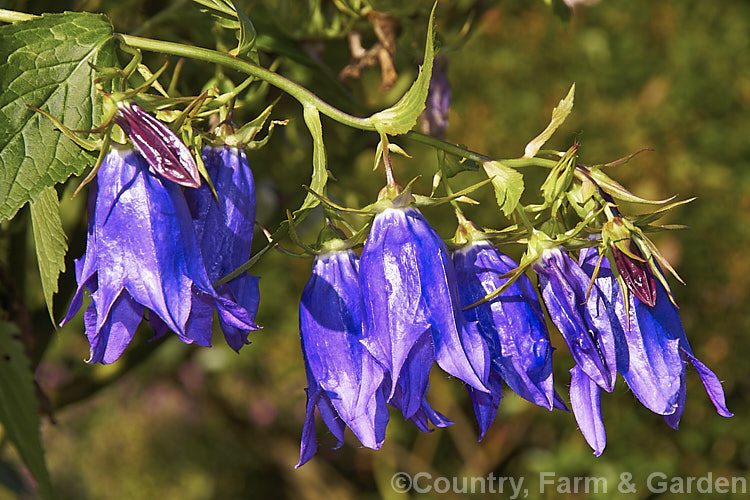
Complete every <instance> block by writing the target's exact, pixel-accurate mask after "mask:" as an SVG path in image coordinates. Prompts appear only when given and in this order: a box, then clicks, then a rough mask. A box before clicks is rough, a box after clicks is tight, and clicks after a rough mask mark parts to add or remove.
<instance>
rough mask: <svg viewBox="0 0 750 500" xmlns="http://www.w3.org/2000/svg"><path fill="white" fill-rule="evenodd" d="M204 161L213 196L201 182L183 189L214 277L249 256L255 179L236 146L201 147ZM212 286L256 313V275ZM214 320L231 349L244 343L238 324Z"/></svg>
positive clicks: (203, 253) (213, 280)
mask: <svg viewBox="0 0 750 500" xmlns="http://www.w3.org/2000/svg"><path fill="white" fill-rule="evenodd" d="M203 162H204V164H205V165H206V171H207V173H208V175H209V177H210V178H211V181H212V182H213V185H214V188H215V189H216V193H217V195H218V200H217V198H216V197H214V195H213V193H212V192H211V190H210V189H209V187H208V185H205V184H204V185H203V186H201V187H200V188H198V189H186V190H185V198H186V199H187V203H188V207H189V208H190V213H191V214H192V217H193V227H194V228H195V235H196V238H197V239H198V243H199V245H200V249H201V254H202V255H203V261H204V263H205V264H206V271H208V277H209V279H210V280H211V281H212V282H216V281H218V280H219V279H221V278H222V277H224V276H226V275H227V274H229V273H231V272H232V271H234V270H235V269H237V268H238V267H239V266H241V265H242V264H244V263H245V262H246V261H247V260H248V259H249V258H250V250H251V247H252V244H253V230H254V229H255V182H254V181H253V172H252V170H251V169H250V165H249V164H248V162H247V157H246V155H245V153H244V151H242V150H240V149H237V148H233V147H228V146H225V147H218V148H213V147H206V148H204V149H203ZM216 291H217V292H218V293H219V295H221V296H222V297H226V298H227V299H229V300H232V301H234V302H236V303H237V304H239V305H241V306H242V307H244V308H245V309H246V310H247V311H248V312H249V313H250V316H251V317H253V318H254V317H255V313H256V312H257V310H258V302H259V293H258V278H257V277H255V276H251V275H250V274H248V273H244V274H242V275H240V276H238V277H236V278H234V279H233V280H232V281H230V282H228V283H225V284H223V285H219V286H218V287H216ZM219 319H220V322H221V329H222V331H223V332H224V337H225V338H226V340H227V344H229V346H230V347H232V349H234V350H235V351H239V350H240V348H241V347H242V346H243V345H245V344H249V341H248V340H247V335H248V330H242V329H237V328H235V327H233V326H231V325H229V324H227V323H225V322H223V321H221V318H219ZM257 328H258V327H257V326H256V327H255V328H253V329H257Z"/></svg>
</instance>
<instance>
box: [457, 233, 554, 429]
mask: <svg viewBox="0 0 750 500" xmlns="http://www.w3.org/2000/svg"><path fill="white" fill-rule="evenodd" d="M453 263H454V265H455V268H456V276H457V278H458V292H459V295H460V297H461V305H462V306H463V307H467V306H469V305H470V304H473V303H474V302H476V301H478V300H480V299H482V298H483V297H484V296H485V295H487V294H489V293H491V292H493V291H495V290H497V289H498V288H500V287H501V286H502V285H503V284H504V283H505V282H506V281H507V278H501V277H500V276H501V275H503V274H506V273H508V272H509V271H512V270H514V269H516V268H517V267H518V264H516V262H515V261H513V259H511V258H510V257H508V256H507V255H504V254H503V253H501V252H500V251H499V250H497V249H496V248H495V247H494V246H492V244H490V242H488V241H481V240H480V241H476V242H473V243H471V244H468V245H465V246H463V247H462V248H460V249H458V250H456V251H455V252H454V253H453ZM464 316H465V318H466V320H467V321H470V322H476V323H477V326H478V328H479V332H480V333H481V334H482V337H483V338H484V339H485V341H486V342H487V345H488V347H489V350H490V358H491V360H492V364H491V368H490V370H491V376H490V386H491V388H492V387H494V388H495V390H493V391H492V392H493V394H494V397H493V396H490V395H488V394H486V393H481V392H478V391H470V394H471V396H472V402H473V403H474V408H475V413H476V414H477V420H478V422H479V427H480V435H484V432H485V431H486V429H487V427H489V425H490V424H491V423H492V420H493V419H494V418H495V415H496V414H497V409H498V405H499V403H500V398H499V395H500V390H499V389H500V383H499V381H500V380H504V381H505V383H506V384H508V386H509V387H510V388H511V389H513V391H515V392H516V393H517V394H518V395H520V396H521V397H523V398H525V399H527V400H529V401H531V402H532V403H536V404H538V405H539V406H543V407H545V408H547V409H550V410H551V409H552V408H553V407H554V406H555V403H556V401H559V397H557V398H556V394H555V390H554V388H553V385H552V351H553V350H554V349H553V348H552V346H551V344H550V340H549V334H548V333H547V326H546V322H545V319H544V313H543V312H542V306H541V304H540V303H539V299H538V297H537V294H536V291H535V290H534V287H533V285H532V284H531V280H530V279H529V278H528V276H526V275H525V274H522V275H521V276H520V277H519V278H518V279H517V280H516V281H515V282H514V283H513V284H512V285H511V286H510V287H509V288H508V289H507V290H505V291H504V292H503V293H502V294H501V295H499V296H497V297H495V298H494V299H492V300H491V301H489V302H485V303H483V304H479V305H478V306H475V307H471V308H469V309H465V310H464ZM558 406H562V407H564V405H562V404H561V403H558Z"/></svg>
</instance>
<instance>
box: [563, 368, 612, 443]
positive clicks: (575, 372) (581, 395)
mask: <svg viewBox="0 0 750 500" xmlns="http://www.w3.org/2000/svg"><path fill="white" fill-rule="evenodd" d="M570 375H571V380H570V405H571V406H572V408H573V415H574V416H575V418H576V422H578V427H580V429H581V433H582V434H583V437H584V438H585V439H586V442H587V443H588V444H589V446H591V448H592V449H593V450H594V455H596V456H597V457H598V456H599V455H601V454H602V452H603V451H604V447H605V446H606V445H607V434H606V433H605V432H604V422H603V421H602V410H601V406H600V397H601V389H600V388H599V386H598V385H597V384H596V383H594V382H593V381H592V380H591V379H590V378H589V377H588V375H587V374H586V373H585V372H584V371H583V370H582V369H581V368H580V367H579V366H574V367H573V368H571V370H570Z"/></svg>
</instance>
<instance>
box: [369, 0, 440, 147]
mask: <svg viewBox="0 0 750 500" xmlns="http://www.w3.org/2000/svg"><path fill="white" fill-rule="evenodd" d="M436 8H437V2H435V5H433V6H432V12H431V13H430V22H429V24H428V26H427V41H426V42H425V48H424V62H423V64H422V66H421V67H420V68H419V75H417V79H416V80H415V81H414V83H413V84H412V86H411V88H409V90H407V91H406V94H404V95H403V96H402V97H401V99H399V101H398V102H397V103H396V104H394V105H393V106H391V107H390V108H388V109H384V110H383V111H380V112H378V113H375V114H374V115H372V116H371V117H370V119H371V120H372V121H373V122H374V124H375V129H376V130H377V131H378V132H380V133H381V134H390V135H398V134H405V133H407V132H408V131H410V130H411V129H412V128H413V127H414V124H416V123H417V119H418V118H419V115H420V114H422V111H423V110H424V108H425V102H426V101H427V91H428V90H429V88H430V79H431V78H432V63H433V60H434V59H435V27H434V26H435V22H434V21H435V9H436Z"/></svg>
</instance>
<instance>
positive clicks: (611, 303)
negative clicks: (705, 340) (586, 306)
mask: <svg viewBox="0 0 750 500" xmlns="http://www.w3.org/2000/svg"><path fill="white" fill-rule="evenodd" d="M598 258H599V255H598V252H597V250H596V249H595V248H587V249H584V250H582V251H581V257H580V261H581V267H582V268H583V269H584V270H585V271H586V272H587V273H588V274H589V275H591V274H593V271H594V268H595V266H596V262H597V260H598ZM596 284H597V287H598V288H599V289H600V290H601V291H602V294H603V295H604V297H605V302H606V305H607V309H608V311H609V315H610V317H611V318H612V320H613V321H612V323H613V325H614V326H615V328H614V332H615V345H616V346H617V349H616V351H617V370H618V371H619V372H620V373H622V375H623V377H624V378H625V381H626V382H627V383H628V386H630V388H631V389H632V390H633V393H634V394H635V395H636V397H637V398H638V399H639V400H640V401H641V403H643V405H644V406H646V407H647V408H648V409H650V410H651V411H653V412H654V413H658V414H660V415H664V419H665V420H666V422H667V423H668V424H669V425H670V426H672V427H674V428H677V425H678V423H679V420H680V416H681V414H682V410H683V406H684V402H685V366H686V363H687V361H690V363H691V364H692V365H693V366H694V367H695V369H696V370H697V371H698V375H699V376H700V378H701V381H702V382H703V385H704V387H705V388H706V392H708V395H709V397H710V399H711V401H712V403H713V404H714V406H715V407H716V411H717V412H718V413H719V415H721V416H723V417H731V416H732V413H731V412H730V411H729V410H728V409H727V407H726V402H725V398H724V390H723V389H722V386H721V382H720V381H719V379H718V377H717V376H716V375H715V374H714V372H712V371H711V370H710V369H709V368H708V367H707V366H706V365H704V364H703V363H702V362H701V361H700V360H698V359H697V358H696V357H695V355H694V354H693V351H692V349H691V348H690V344H689V343H688V340H687V336H686V335H685V330H684V328H683V327H682V322H681V321H680V315H679V312H678V310H677V308H676V307H675V305H674V304H673V303H672V302H671V300H670V299H669V296H668V294H667V291H666V290H665V289H664V286H663V285H662V284H661V283H659V282H658V281H657V282H656V283H655V292H654V296H655V299H656V301H655V302H656V303H655V305H654V306H653V307H652V306H650V305H648V304H647V303H645V302H643V301H641V300H640V299H639V298H638V297H636V296H635V295H634V294H633V293H632V292H630V298H629V300H630V315H629V317H628V315H626V313H625V304H624V302H623V299H622V292H621V289H620V286H619V284H618V283H617V280H616V279H615V277H614V275H613V274H612V271H611V269H610V263H609V262H608V260H607V259H603V260H602V262H601V265H600V267H599V274H598V277H597V279H596ZM628 320H629V322H628Z"/></svg>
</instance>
